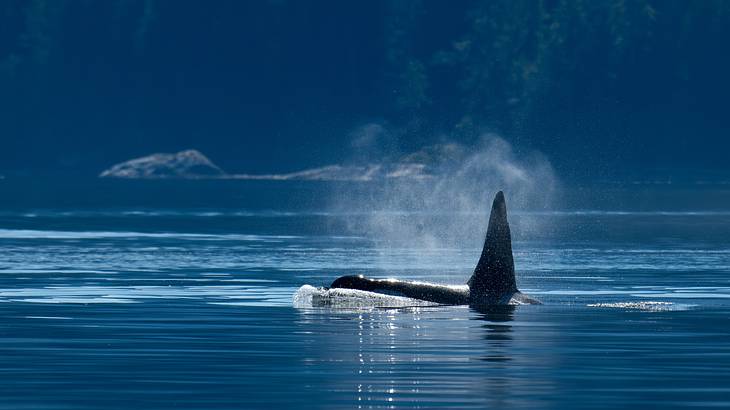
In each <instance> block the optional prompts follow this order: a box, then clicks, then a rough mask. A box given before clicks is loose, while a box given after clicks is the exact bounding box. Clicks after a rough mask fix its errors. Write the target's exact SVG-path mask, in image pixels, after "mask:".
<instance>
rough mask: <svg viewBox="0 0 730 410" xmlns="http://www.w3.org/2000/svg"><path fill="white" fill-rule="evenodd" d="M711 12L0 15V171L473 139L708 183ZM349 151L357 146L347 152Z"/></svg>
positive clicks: (148, 1)
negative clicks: (385, 141) (363, 141)
mask: <svg viewBox="0 0 730 410" xmlns="http://www.w3.org/2000/svg"><path fill="white" fill-rule="evenodd" d="M729 34H730V2H727V1H709V0H708V1H697V2H687V1H680V0H666V1H652V0H636V1H625V0H602V1H581V0H561V1H557V0H556V1H548V0H545V1H461V2H456V3H454V2H441V1H418V0H404V1H384V0H379V1H356V2H339V1H287V0H276V1H274V0H272V1H258V2H241V1H224V0H218V1H214V2H202V1H188V0H185V1H177V0H176V1H172V0H109V1H83V0H6V1H3V2H2V3H0V173H2V174H4V175H6V176H8V177H10V176H13V175H30V176H34V175H62V176H69V175H78V176H94V175H97V174H98V173H99V172H100V171H101V170H103V169H104V168H106V167H108V166H109V165H111V164H113V163H116V162H119V161H122V160H126V159H128V158H131V157H135V156H140V155H146V154H149V153H151V152H158V151H163V152H173V151H177V150H181V149H187V148H196V149H199V150H201V151H202V152H204V153H205V154H206V155H208V156H209V157H210V158H211V159H213V160H214V161H215V162H216V163H217V164H219V165H220V166H221V167H222V168H224V169H226V170H228V171H230V172H244V173H245V172H248V173H255V172H286V171H293V170H297V169H302V168H306V167H311V166H318V165H322V164H326V163H333V162H339V161H343V160H348V159H350V158H351V156H352V154H351V152H352V150H353V147H352V143H353V140H357V135H355V134H357V130H358V129H361V128H362V127H363V126H367V124H378V126H380V127H382V128H383V129H385V130H387V133H388V135H389V136H390V139H391V142H390V144H391V146H390V149H391V150H395V151H397V152H410V151H413V150H415V149H418V148H421V147H422V146H424V145H427V144H431V143H435V142H439V141H443V140H450V141H458V142H461V143H465V144H473V143H477V142H478V141H479V138H480V136H481V135H483V134H484V133H485V132H494V133H497V134H499V135H500V136H502V137H503V138H505V139H506V140H507V141H509V142H510V143H511V144H512V145H513V146H514V149H515V150H516V152H517V154H518V155H519V154H520V153H521V152H532V151H539V152H542V153H544V154H545V155H546V156H547V157H548V158H549V159H550V161H551V163H552V165H553V166H554V167H555V169H556V170H557V172H558V173H559V174H560V175H561V176H563V177H565V178H568V179H575V180H592V179H595V178H600V179H609V180H625V179H627V178H629V179H637V178H638V179H655V178H660V179H671V178H677V177H680V176H681V177H687V178H690V179H691V178H695V179H706V178H711V179H726V177H727V171H726V167H724V166H723V165H724V164H723V161H725V152H726V151H727V148H728V143H727V138H725V137H726V136H727V135H728V131H729V128H730V127H729V126H728V124H727V122H726V117H727V105H726V96H727V95H728V94H729V92H730V81H729V80H728V76H727V73H728V72H730V54H728V53H727V43H728V39H729ZM356 148H357V147H356Z"/></svg>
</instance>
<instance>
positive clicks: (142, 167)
mask: <svg viewBox="0 0 730 410" xmlns="http://www.w3.org/2000/svg"><path fill="white" fill-rule="evenodd" d="M225 175H226V173H225V172H224V171H223V170H222V169H220V168H219V167H218V166H217V165H215V164H214V163H213V162H211V161H210V160H209V159H208V158H207V157H206V156H205V155H203V154H201V153H200V152H199V151H196V150H193V149H190V150H185V151H180V152H177V153H174V154H166V153H160V154H152V155H148V156H146V157H141V158H135V159H131V160H129V161H125V162H121V163H119V164H116V165H114V166H112V167H111V168H109V169H107V170H105V171H103V172H102V173H101V174H99V177H101V178H128V179H165V178H180V179H200V178H221V177H225Z"/></svg>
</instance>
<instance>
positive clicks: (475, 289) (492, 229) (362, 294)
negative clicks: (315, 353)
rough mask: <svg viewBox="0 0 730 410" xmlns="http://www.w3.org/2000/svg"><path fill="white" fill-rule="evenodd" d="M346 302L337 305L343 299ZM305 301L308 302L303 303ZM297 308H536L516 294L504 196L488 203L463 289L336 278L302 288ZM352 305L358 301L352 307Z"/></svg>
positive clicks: (523, 296)
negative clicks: (472, 265)
mask: <svg viewBox="0 0 730 410" xmlns="http://www.w3.org/2000/svg"><path fill="white" fill-rule="evenodd" d="M348 297H349V298H350V299H349V300H350V302H345V303H336V302H334V301H336V300H339V301H342V300H347V299H348ZM305 299H306V302H302V301H303V300H305ZM294 300H295V304H300V305H301V304H303V303H306V304H309V305H333V306H346V307H353V306H357V307H364V306H384V307H397V306H409V305H413V304H418V305H424V304H425V305H469V306H471V307H474V308H478V309H481V308H488V307H492V306H510V305H525V304H533V305H534V304H540V302H539V301H537V300H535V299H533V298H531V297H529V296H527V295H525V294H523V293H521V292H520V291H519V290H518V289H517V282H516V279H515V265H514V260H513V257H512V235H511V233H510V228H509V222H508V221H507V205H506V203H505V199H504V193H502V191H499V192H498V193H497V195H496V196H495V197H494V201H493V203H492V212H491V214H490V216H489V226H488V227H487V234H486V238H485V240H484V248H483V249H482V254H481V257H480V258H479V262H477V265H476V267H475V268H474V273H473V274H472V276H471V278H470V279H469V281H468V282H467V284H466V285H439V284H433V283H425V282H413V281H404V280H398V279H372V278H366V277H364V276H362V275H350V276H342V277H340V278H337V279H336V280H335V281H334V282H332V284H331V285H330V286H329V287H328V288H319V289H316V288H313V287H311V286H303V287H302V288H300V290H299V291H298V292H297V294H295V296H294ZM352 300H357V301H359V302H358V303H353V302H352Z"/></svg>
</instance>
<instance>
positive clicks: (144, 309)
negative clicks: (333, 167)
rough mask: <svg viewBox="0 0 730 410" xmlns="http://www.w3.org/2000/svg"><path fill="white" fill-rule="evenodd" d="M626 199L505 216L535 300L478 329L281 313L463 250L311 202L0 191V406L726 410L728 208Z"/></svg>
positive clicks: (376, 313)
mask: <svg viewBox="0 0 730 410" xmlns="http://www.w3.org/2000/svg"><path fill="white" fill-rule="evenodd" d="M237 184H238V185H237ZM643 189H644V188H641V189H639V190H638V191H637V190H636V189H635V190H631V189H628V190H622V189H617V188H610V189H609V188H605V187H604V188H601V189H598V190H592V191H590V192H589V193H586V192H582V193H581V192H577V191H576V192H572V193H571V195H572V196H571V198H572V199H571V201H568V203H564V204H561V205H558V206H556V209H540V210H534V209H533V210H530V209H524V210H519V209H514V210H511V213H510V221H511V223H512V224H513V227H514V231H515V232H516V235H515V236H516V237H515V242H514V244H513V246H514V250H515V259H516V265H517V268H518V270H519V275H518V285H519V287H520V288H521V290H523V291H524V292H525V293H528V294H530V295H532V296H534V297H536V298H538V299H541V300H542V301H543V302H544V303H545V304H544V305H542V306H519V307H517V308H515V309H512V310H503V311H496V312H477V311H474V310H471V309H469V308H468V307H412V308H399V309H390V308H337V307H311V306H309V307H307V306H299V307H295V306H294V304H293V301H292V298H293V296H294V294H295V292H297V290H298V289H299V288H300V287H301V286H302V285H305V284H309V285H314V286H324V285H327V284H329V283H330V282H331V281H332V280H333V279H334V278H335V277H337V276H339V275H346V274H356V273H362V274H366V275H370V276H376V277H388V276H393V277H400V278H412V279H418V280H429V281H434V282H441V283H463V282H465V281H466V279H467V278H468V276H469V274H470V270H471V269H472V268H473V266H474V264H475V261H476V259H477V257H478V254H479V252H480V249H479V247H480V245H481V244H480V243H474V242H473V241H472V242H470V243H467V244H464V245H463V246H453V244H452V245H449V246H443V247H438V246H430V247H428V248H424V247H422V246H420V244H419V246H415V245H414V243H412V242H409V241H392V240H389V241H385V240H384V239H382V238H377V237H373V236H372V235H371V234H369V233H368V232H366V231H363V230H362V229H361V227H362V226H363V224H362V223H359V222H362V221H363V220H364V219H366V218H368V217H369V216H371V215H369V214H368V213H363V212H353V213H350V214H348V213H346V212H341V211H336V212H335V211H332V209H331V208H330V207H329V206H328V203H327V201H325V200H323V198H325V197H327V196H328V192H329V191H328V188H326V187H323V186H321V185H317V184H312V185H306V184H304V185H297V186H290V185H287V184H270V183H269V184H267V183H242V182H240V181H239V182H237V183H233V182H226V183H212V182H203V181H198V182H188V183H173V182H170V181H166V182H158V183H127V182H103V183H102V182H82V183H77V184H66V185H64V184H50V183H42V184H40V185H33V184H27V183H23V184H21V183H14V182H12V181H0V193H1V194H2V196H3V200H4V204H3V205H0V408H3V409H5V408H7V409H18V408H73V409H98V408H120V409H128V408H134V407H136V408H172V407H175V408H199V409H223V408H270V407H281V408H291V407H294V406H296V407H300V408H355V407H357V408H383V407H385V408H399V407H407V408H431V407H445V408H455V407H461V408H485V407H488V408H530V409H532V408H552V409H565V408H616V407H631V408H641V407H644V408H654V407H661V408H675V407H676V408H678V407H700V408H702V407H728V406H730V320H729V318H730V243H729V242H728V239H730V202H727V201H726V200H727V198H728V197H729V195H730V194H729V193H728V190H725V189H724V188H708V187H703V188H691V187H690V188H687V187H685V188H672V187H664V188H661V190H659V191H651V190H649V191H647V190H643ZM339 192H341V191H339ZM340 194H341V193H340ZM688 195H691V198H692V200H687V198H688ZM566 197H567V194H566ZM508 200H509V199H508ZM436 214H438V213H436ZM434 217H440V218H447V217H450V216H449V215H428V218H426V219H424V216H423V214H418V213H410V212H402V213H401V214H399V218H401V219H402V220H404V221H405V222H406V223H408V222H409V221H411V220H412V221H413V223H414V224H419V223H420V224H422V223H424V220H425V221H426V222H428V221H429V220H432V218H434ZM455 217H457V218H467V219H469V220H474V221H476V222H475V223H477V224H478V223H479V222H480V221H483V219H481V218H486V216H485V215H459V216H455ZM429 218H431V219H429ZM535 220H540V221H541V224H540V225H539V229H526V228H525V229H523V228H524V227H525V226H532V222H534V221H535ZM358 227H360V228H358ZM521 227H523V228H521Z"/></svg>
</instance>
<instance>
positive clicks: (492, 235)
mask: <svg viewBox="0 0 730 410" xmlns="http://www.w3.org/2000/svg"><path fill="white" fill-rule="evenodd" d="M468 284H469V292H470V294H471V298H472V300H474V298H475V297H476V298H480V299H482V298H488V299H500V298H502V297H503V296H505V295H508V294H512V293H514V292H517V282H516V281H515V263H514V260H513V259H512V236H511V234H510V230H509V222H507V205H506V204H505V202H504V194H503V193H502V191H499V192H497V195H496V196H495V197H494V202H493V203H492V213H491V215H490V216H489V227H488V228H487V237H486V238H485V240H484V249H482V256H481V257H480V258H479V262H478V263H477V267H476V268H475V269H474V274H473V275H471V279H469V282H468Z"/></svg>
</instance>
